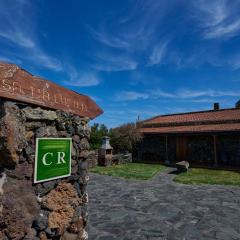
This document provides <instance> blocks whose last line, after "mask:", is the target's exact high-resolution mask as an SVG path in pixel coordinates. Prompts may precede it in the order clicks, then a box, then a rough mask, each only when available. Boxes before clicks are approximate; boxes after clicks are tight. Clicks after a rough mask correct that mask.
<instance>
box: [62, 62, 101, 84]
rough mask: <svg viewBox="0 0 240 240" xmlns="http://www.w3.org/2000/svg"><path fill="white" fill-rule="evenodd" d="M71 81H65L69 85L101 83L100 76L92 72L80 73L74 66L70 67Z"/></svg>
mask: <svg viewBox="0 0 240 240" xmlns="http://www.w3.org/2000/svg"><path fill="white" fill-rule="evenodd" d="M68 72H69V77H70V80H69V81H63V83H64V84H65V85H67V86H73V87H92V86H97V85H99V84H100V82H101V80H100V78H99V77H98V76H97V75H96V74H95V73H92V72H82V73H79V72H78V71H77V70H76V69H75V68H74V67H72V66H71V67H69V69H68Z"/></svg>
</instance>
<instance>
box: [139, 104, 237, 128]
mask: <svg viewBox="0 0 240 240" xmlns="http://www.w3.org/2000/svg"><path fill="white" fill-rule="evenodd" d="M218 120H240V108H229V109H222V110H217V111H213V110H211V111H202V112H189V113H181V114H172V115H162V116H157V117H154V118H151V119H147V120H145V121H144V122H143V123H147V124H152V123H168V122H175V123H176V122H198V121H218Z"/></svg>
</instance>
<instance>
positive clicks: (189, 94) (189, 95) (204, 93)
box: [151, 89, 240, 99]
mask: <svg viewBox="0 0 240 240" xmlns="http://www.w3.org/2000/svg"><path fill="white" fill-rule="evenodd" d="M151 96H152V97H153V98H162V97H163V98H176V99H194V98H200V97H212V98H214V97H227V96H228V97H237V96H240V91H230V90H226V91H219V90H212V89H205V90H192V89H178V90H177V91H176V92H173V93H169V92H165V91H162V90H159V89H158V90H153V91H152V92H151Z"/></svg>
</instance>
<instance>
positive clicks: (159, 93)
mask: <svg viewBox="0 0 240 240" xmlns="http://www.w3.org/2000/svg"><path fill="white" fill-rule="evenodd" d="M151 95H152V96H153V97H154V98H159V97H164V98H174V97H176V95H175V94H173V93H169V92H165V91H162V90H161V89H154V90H153V91H152V92H151Z"/></svg>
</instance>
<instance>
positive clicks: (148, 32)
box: [87, 0, 175, 72]
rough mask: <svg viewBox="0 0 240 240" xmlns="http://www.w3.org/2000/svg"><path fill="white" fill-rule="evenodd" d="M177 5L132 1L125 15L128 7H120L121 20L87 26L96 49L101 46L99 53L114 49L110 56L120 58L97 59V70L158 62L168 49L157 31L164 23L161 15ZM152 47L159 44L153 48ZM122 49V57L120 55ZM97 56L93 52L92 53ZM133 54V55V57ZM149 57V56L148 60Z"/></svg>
mask: <svg viewBox="0 0 240 240" xmlns="http://www.w3.org/2000/svg"><path fill="white" fill-rule="evenodd" d="M173 5H175V4H173V3H172V4H171V6H170V5H169V4H166V3H164V1H155V0H148V1H145V0H140V1H133V2H130V3H129V11H127V14H125V12H126V11H125V9H118V16H119V13H120V14H121V13H122V14H121V16H119V19H118V20H117V21H116V16H114V17H113V18H111V17H107V18H104V17H103V18H102V21H101V22H99V23H98V24H97V26H95V27H92V26H89V25H87V30H88V32H89V33H90V35H91V37H92V38H93V39H94V40H95V41H96V42H97V43H98V45H96V46H97V47H96V49H98V50H97V51H99V49H101V52H100V54H102V55H105V54H106V52H109V51H111V56H113V57H114V58H116V59H117V62H113V61H109V60H108V58H105V61H102V60H100V59H94V60H95V63H94V64H93V65H94V67H95V69H97V70H101V71H109V72H110V71H126V70H128V71H132V70H135V69H136V67H137V66H138V65H140V64H142V62H143V59H144V57H143V56H145V55H146V58H145V59H144V63H143V64H144V65H146V64H149V62H150V64H149V65H155V64H159V63H160V62H161V60H162V57H163V54H164V52H165V50H166V49H165V47H166V46H165V45H164V44H163V45H162V46H159V45H158V43H157V41H159V38H158V39H156V34H159V26H160V25H161V24H162V18H163V17H164V16H166V14H167V13H168V10H169V8H170V7H173ZM152 46H156V47H155V49H154V50H152ZM120 51H121V55H122V58H120V59H119V58H118V57H119V52H120ZM90 54H91V55H94V54H93V53H90ZM133 56H134V57H133ZM149 56H150V59H149Z"/></svg>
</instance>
